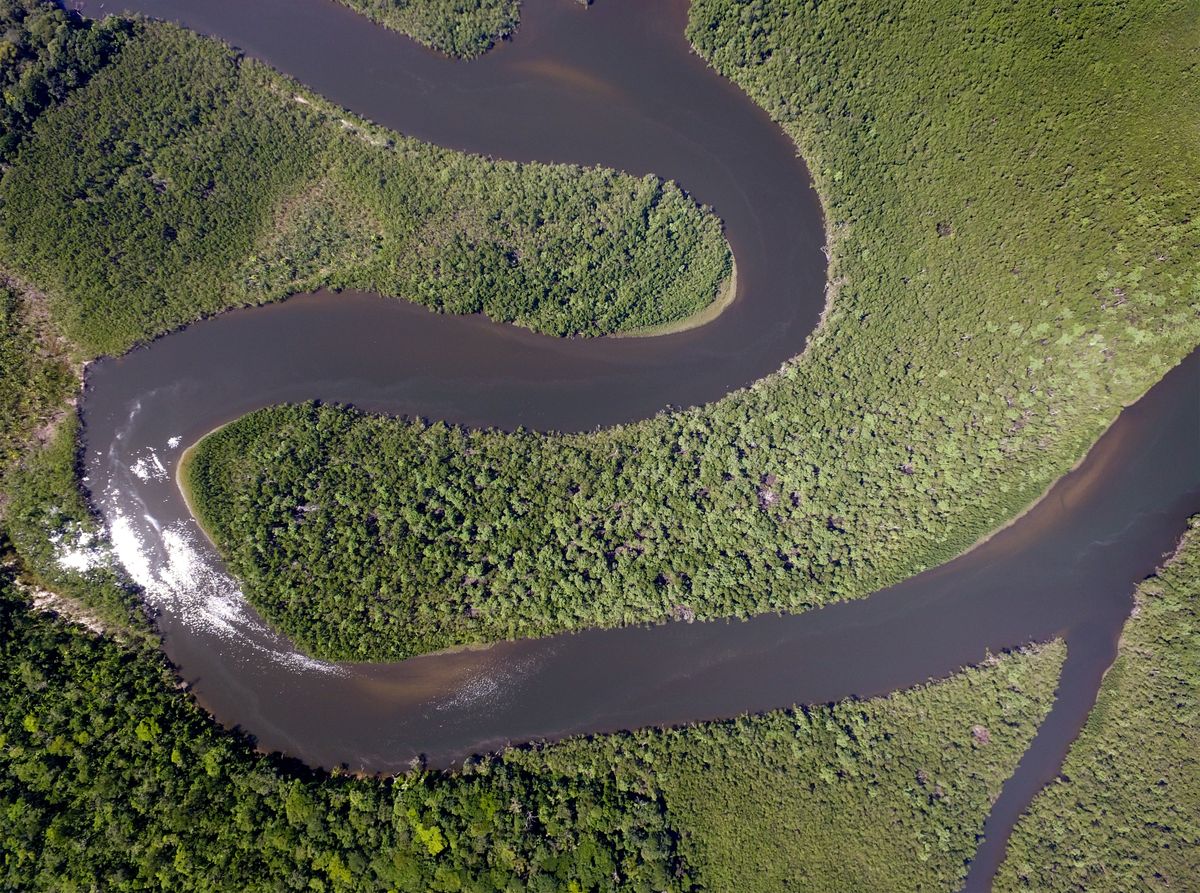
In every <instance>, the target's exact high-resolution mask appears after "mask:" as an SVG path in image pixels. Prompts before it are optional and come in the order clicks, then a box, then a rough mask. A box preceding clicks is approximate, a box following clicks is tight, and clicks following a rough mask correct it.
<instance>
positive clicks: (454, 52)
mask: <svg viewBox="0 0 1200 893" xmlns="http://www.w3.org/2000/svg"><path fill="white" fill-rule="evenodd" d="M341 2H342V3H344V4H346V5H347V6H349V7H350V8H351V9H354V10H356V11H358V12H361V13H362V14H363V15H365V16H368V17H370V18H371V19H372V20H374V21H376V22H378V23H379V24H381V25H383V26H384V27H387V28H391V29H392V30H394V31H399V32H401V33H402V34H407V35H408V36H409V37H411V38H413V39H414V40H417V41H420V42H421V43H423V44H425V46H427V47H429V48H430V49H434V50H437V51H438V52H441V53H445V54H446V55H448V56H455V57H457V58H460V59H472V58H474V57H476V56H479V55H481V54H483V53H486V52H487V51H488V50H490V49H491V48H492V47H493V46H495V45H496V42H497V41H499V40H503V39H504V38H506V37H509V36H511V35H512V33H513V32H514V31H516V29H517V23H518V21H519V20H520V3H519V0H341ZM583 2H585V3H586V2H589V0H583Z"/></svg>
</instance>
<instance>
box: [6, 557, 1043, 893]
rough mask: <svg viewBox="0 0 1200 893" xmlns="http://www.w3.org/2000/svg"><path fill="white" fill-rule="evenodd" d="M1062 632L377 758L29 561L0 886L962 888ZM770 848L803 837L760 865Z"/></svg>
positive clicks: (14, 650) (10, 600)
mask: <svg viewBox="0 0 1200 893" xmlns="http://www.w3.org/2000/svg"><path fill="white" fill-rule="evenodd" d="M1062 654H1063V649H1062V647H1061V646H1059V645H1054V646H1049V647H1046V648H1043V649H1040V650H1037V651H1034V652H1027V653H1024V654H1017V655H1010V656H1006V657H1003V658H1001V659H999V660H997V661H995V662H992V663H989V664H988V665H987V666H985V667H983V668H980V669H977V670H969V671H966V672H964V673H961V674H959V675H958V676H955V677H953V678H952V679H950V680H948V681H946V682H942V683H938V684H935V685H931V686H929V687H927V688H924V689H919V690H915V691H911V692H903V693H900V694H897V695H893V696H892V697H890V698H887V699H884V700H879V701H867V702H862V703H845V704H840V705H837V706H835V707H832V708H817V709H812V710H809V711H806V712H803V713H791V712H780V713H774V714H770V715H768V716H766V717H763V718H760V719H742V720H738V721H736V722H729V723H713V724H705V725H701V726H696V727H693V728H689V729H686V730H683V731H678V732H665V733H656V732H643V733H639V734H637V735H631V736H617V737H606V738H599V739H595V740H573V741H568V742H565V743H563V744H559V745H552V746H550V747H547V748H545V749H541V750H534V751H522V750H514V751H508V752H506V753H504V754H502V755H501V756H498V757H494V758H488V759H485V760H482V761H479V762H473V763H472V764H470V765H469V766H468V767H467V769H466V770H465V771H464V772H462V773H455V774H449V775H446V774H427V773H421V772H413V773H407V774H404V775H401V776H400V777H398V778H396V779H393V780H388V781H377V780H371V779H355V778H351V777H346V776H340V777H339V776H334V777H328V776H325V775H322V774H319V773H315V774H309V773H304V772H297V771H296V769H295V767H294V766H289V765H287V764H285V763H284V762H282V761H280V760H277V759H275V758H270V757H264V756H259V755H256V754H254V753H252V752H251V751H250V749H249V748H248V746H247V745H246V743H245V742H243V741H242V740H240V739H238V738H237V737H235V736H234V735H231V734H229V733H227V732H223V731H221V730H219V729H217V728H216V727H215V726H214V725H213V724H212V723H211V722H210V721H209V720H208V719H207V718H205V717H204V716H203V715H202V714H201V712H200V711H199V710H198V709H197V708H196V707H195V706H194V704H193V703H192V701H191V700H190V699H189V698H188V697H187V696H186V695H185V694H183V693H181V692H180V691H178V690H177V689H175V688H174V686H173V680H172V678H171V676H170V674H169V672H168V671H167V670H166V668H165V667H164V666H163V663H162V660H161V657H159V656H158V655H157V653H156V652H155V651H153V650H150V649H148V648H143V649H140V650H138V649H134V650H131V649H127V648H126V647H123V646H120V645H117V644H115V643H113V642H111V641H108V640H105V639H99V638H96V637H93V636H90V635H88V634H86V633H83V632H81V631H79V630H78V629H76V628H73V627H67V626H64V625H62V624H60V623H56V622H53V621H50V620H48V619H46V618H45V617H39V616H38V615H35V614H31V613H29V612H28V611H27V610H26V608H25V607H24V606H23V605H22V603H21V600H20V599H19V598H18V597H16V595H15V594H14V593H13V592H12V591H11V590H10V589H9V586H8V582H7V581H6V580H4V581H0V702H2V703H3V704H4V709H3V711H0V815H2V816H3V818H4V821H2V822H0V854H2V858H0V886H5V887H14V888H20V889H28V890H54V891H56V893H57V891H63V890H88V889H120V888H128V889H161V890H171V891H182V890H214V889H220V890H239V891H242V890H250V891H254V890H299V889H307V890H317V891H348V890H387V889H391V890H400V891H414V893H415V891H422V893H425V891H475V893H483V891H493V890H495V891H501V890H503V891H507V893H517V891H530V893H532V891H545V893H550V891H566V890H575V891H584V890H587V891H606V890H617V889H620V890H632V891H636V890H646V891H651V890H653V891H682V890H691V891H700V890H709V891H725V890H730V889H738V890H747V891H750V890H758V889H762V890H777V889H779V882H780V881H781V880H782V879H784V878H788V879H791V880H793V881H796V882H798V881H800V880H802V879H803V880H804V883H805V888H806V889H812V890H840V891H844V890H846V889H849V888H848V887H847V886H846V883H845V881H846V879H852V880H853V881H854V882H855V883H858V882H859V881H861V882H862V883H863V884H865V886H861V887H858V888H857V889H864V890H865V889H912V890H917V889H921V890H947V891H949V890H952V889H954V886H955V882H956V880H957V879H958V878H959V877H961V874H962V860H963V859H964V858H966V857H967V856H968V855H969V854H970V852H971V845H972V842H973V840H974V835H975V833H977V832H978V830H979V828H980V827H981V826H982V822H983V818H984V815H985V813H986V809H987V804H988V800H989V798H990V797H991V796H993V795H994V794H995V792H996V791H997V790H998V789H999V786H1000V784H1001V783H1002V781H1003V779H1004V778H1005V777H1006V776H1007V775H1008V774H1009V773H1010V772H1011V770H1012V768H1013V766H1014V765H1015V763H1016V760H1017V758H1018V756H1019V754H1020V753H1021V751H1022V750H1023V748H1024V747H1025V746H1026V744H1027V743H1028V741H1029V740H1030V739H1031V738H1032V735H1033V732H1034V730H1035V727H1036V724H1037V723H1038V722H1039V721H1040V719H1041V717H1042V716H1043V715H1044V713H1045V712H1046V710H1047V709H1048V707H1049V703H1050V700H1051V692H1052V689H1053V687H1054V680H1055V678H1056V677H1057V673H1058V669H1059V666H1060V664H1061V661H1062ZM974 725H979V726H981V727H984V728H987V729H988V733H989V741H988V743H986V744H985V743H981V742H980V741H978V740H976V737H977V733H975V732H974V731H973V726H974ZM683 829H687V830H686V831H684V830H683ZM851 851H853V852H854V857H853V859H852V860H851V863H850V864H848V865H847V864H843V863H842V860H843V858H845V857H846V854H848V853H850V852H851ZM763 854H769V855H770V856H771V858H772V859H773V860H774V859H776V858H777V859H778V861H775V862H774V863H773V865H772V866H771V867H769V868H767V869H766V870H760V869H762V864H761V863H760V862H759V861H758V860H759V856H761V855H763ZM747 860H751V861H749V862H748V861H747ZM731 878H732V879H735V880H736V881H737V883H735V884H734V885H733V886H731V885H730V879H731Z"/></svg>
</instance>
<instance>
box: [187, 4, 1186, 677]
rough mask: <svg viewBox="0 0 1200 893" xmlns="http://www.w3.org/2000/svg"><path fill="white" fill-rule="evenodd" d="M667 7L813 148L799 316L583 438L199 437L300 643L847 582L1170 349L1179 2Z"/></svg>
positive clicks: (800, 595)
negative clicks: (814, 226) (773, 340)
mask: <svg viewBox="0 0 1200 893" xmlns="http://www.w3.org/2000/svg"><path fill="white" fill-rule="evenodd" d="M691 16H692V18H691V25H690V36H691V39H692V40H693V41H694V43H695V44H696V45H697V47H698V48H699V49H700V50H701V51H702V52H703V53H704V54H705V55H706V56H707V57H708V58H709V59H710V60H711V61H712V62H713V64H714V65H716V66H717V68H718V69H719V70H721V71H723V72H725V73H727V74H728V75H729V76H730V77H732V78H733V79H734V80H736V81H737V82H739V83H740V84H742V85H743V86H744V87H745V88H746V89H747V90H748V91H749V92H750V94H751V95H752V96H753V97H754V98H755V99H756V100H757V101H759V102H761V103H762V104H763V105H764V106H765V107H766V108H767V109H768V110H769V111H770V112H771V113H772V114H773V115H774V116H775V117H776V118H777V119H778V120H779V121H780V122H781V123H782V124H783V125H784V126H785V127H787V129H788V131H789V133H791V134H792V135H793V136H794V137H795V138H796V140H797V142H798V144H799V145H800V147H801V148H802V149H803V150H804V154H805V156H806V157H807V158H809V159H810V161H811V163H812V167H813V170H814V174H815V176H816V177H817V181H818V185H819V187H820V189H821V191H822V195H823V196H824V199H825V203H826V209H827V217H828V220H829V221H830V233H831V239H832V245H831V247H832V266H831V276H832V282H831V297H832V305H831V312H830V314H829V316H828V319H827V322H826V324H825V326H824V327H823V328H822V329H821V330H820V331H819V332H818V334H817V335H816V337H815V338H814V339H813V343H812V345H811V346H810V347H809V349H808V351H807V353H806V354H805V355H804V356H802V357H801V358H799V359H798V360H796V361H795V362H793V363H790V364H788V365H787V366H786V367H785V368H784V369H783V370H781V372H780V373H778V374H776V375H773V376H770V377H768V378H767V379H765V380H763V381H761V382H759V383H758V384H757V385H755V386H754V387H753V388H751V389H749V390H747V391H745V392H741V393H738V394H733V395H730V396H729V397H728V398H726V399H724V400H722V401H720V402H719V403H716V404H713V405H711V406H709V407H705V408H703V409H701V410H696V411H690V412H684V413H679V414H673V415H670V416H666V417H661V418H657V419H653V420H650V421H647V422H645V423H641V424H637V425H631V426H628V427H625V428H619V429H614V430H610V431H605V432H601V433H598V434H594V435H587V436H580V437H545V436H534V435H529V434H515V435H506V434H499V433H494V432H483V433H480V432H475V433H461V432H458V431H452V430H448V429H446V428H444V427H442V426H434V427H433V428H429V429H426V428H425V427H424V426H423V425H416V424H410V423H408V422H404V421H391V422H389V421H382V420H379V419H369V418H363V417H358V416H355V415H354V414H352V413H343V414H342V417H341V418H336V417H335V416H336V415H337V412H336V411H334V410H328V409H323V410H320V411H314V410H312V409H308V408H300V409H292V410H283V411H277V412H272V413H263V414H260V415H258V416H256V417H254V418H252V419H250V420H247V421H245V422H241V423H238V424H236V425H235V426H234V427H233V428H232V429H229V430H228V431H226V432H223V433H222V434H220V435H218V436H217V437H216V438H214V439H213V440H212V441H209V442H208V443H207V444H206V445H204V446H203V448H202V449H201V451H200V456H199V458H198V467H203V468H204V473H205V478H204V481H203V488H204V489H203V492H201V493H199V494H198V495H199V503H200V508H201V510H202V512H203V513H204V515H205V518H206V520H207V522H208V523H209V526H210V527H211V528H212V530H213V532H214V533H215V534H216V536H217V538H218V540H219V541H220V542H221V543H222V545H223V547H224V548H225V550H226V552H227V553H228V554H229V556H230V558H231V559H232V564H233V567H234V568H235V569H236V571H237V572H238V573H239V574H241V575H243V576H244V577H245V578H246V579H247V580H248V583H249V586H248V592H249V594H250V595H251V597H252V598H253V599H254V600H255V602H256V603H257V604H260V605H262V606H263V607H264V608H265V610H266V611H267V613H268V614H269V615H270V616H272V617H273V618H274V619H275V620H276V621H277V622H278V623H280V624H281V625H282V626H283V627H284V628H285V629H286V630H287V631H288V632H289V633H290V634H292V635H293V636H295V637H296V638H297V639H299V640H300V641H302V642H304V643H306V644H307V645H308V647H310V648H313V649H315V650H317V651H319V652H321V653H324V654H331V655H339V656H349V657H366V656H368V655H370V656H376V657H389V658H390V657H397V656H401V655H405V654H410V653H412V652H414V651H418V650H424V649H427V648H430V647H435V646H440V645H445V644H450V643H451V642H457V641H477V640H482V639H492V638H497V637H501V636H511V635H538V634H545V633H549V632H553V631H556V630H561V629H566V628H575V627H580V626H586V625H614V624H621V623H628V622H636V621H645V620H656V619H662V618H666V617H668V616H670V615H671V613H672V611H673V610H674V609H675V607H676V606H679V605H686V606H688V607H690V608H691V609H692V610H693V611H694V612H695V613H696V615H697V616H698V617H715V616H722V615H731V614H748V613H753V612H760V611H769V610H781V609H782V610H801V609H804V608H808V607H812V606H815V605H820V604H823V603H826V602H828V601H830V600H833V599H838V598H848V597H856V596H861V595H864V594H867V593H869V592H872V591H874V590H876V589H878V588H880V587H881V586H883V585H886V584H888V583H891V582H894V581H896V580H899V579H901V578H903V577H906V576H908V575H911V574H913V573H915V572H917V571H920V570H922V569H924V568H925V567H928V566H932V565H934V564H937V563H940V562H942V561H944V560H946V559H948V558H949V557H951V556H952V555H954V554H956V553H958V552H959V551H961V550H963V549H964V548H966V547H968V546H969V545H971V544H972V543H973V542H974V541H975V540H977V539H978V538H979V537H980V536H981V535H983V534H985V533H986V532H987V531H989V530H990V529H993V528H994V527H995V526H997V525H998V524H1000V523H1002V522H1003V521H1005V520H1007V519H1008V518H1010V517H1012V516H1013V515H1014V514H1016V513H1017V512H1018V511H1019V510H1020V509H1021V508H1023V507H1024V506H1025V505H1027V504H1028V503H1029V502H1030V501H1031V500H1032V499H1034V498H1035V497H1036V496H1037V495H1039V494H1040V493H1041V492H1043V491H1044V490H1045V488H1046V487H1047V486H1048V485H1049V484H1050V483H1051V482H1052V481H1053V480H1054V479H1055V478H1056V477H1058V476H1059V475H1061V474H1062V473H1063V472H1065V471H1066V470H1067V469H1068V468H1069V467H1070V466H1071V465H1072V464H1073V463H1074V462H1075V461H1076V460H1077V459H1078V458H1079V456H1080V455H1081V453H1082V452H1083V451H1084V450H1085V449H1086V447H1087V446H1088V445H1089V444H1090V443H1091V442H1092V441H1093V440H1094V439H1095V438H1096V437H1097V436H1098V435H1099V433H1100V432H1101V431H1102V429H1103V428H1104V426H1105V425H1106V424H1108V422H1110V421H1111V420H1112V418H1113V417H1114V416H1115V415H1116V413H1117V411H1118V410H1119V408H1120V407H1121V406H1122V405H1123V404H1124V403H1126V402H1129V401H1131V400H1133V399H1135V398H1136V397H1138V396H1139V395H1140V394H1141V393H1142V392H1143V391H1144V390H1145V389H1146V388H1148V387H1149V386H1150V385H1151V384H1153V383H1154V381H1156V380H1157V379H1158V377H1159V376H1160V375H1161V374H1162V373H1163V372H1164V371H1165V370H1166V369H1167V368H1168V367H1170V366H1171V365H1172V364H1174V363H1175V362H1177V361H1178V360H1179V359H1180V358H1181V357H1182V356H1184V355H1185V354H1186V353H1187V352H1188V351H1189V350H1191V349H1192V348H1193V347H1194V346H1195V345H1196V343H1197V341H1200V274H1198V273H1197V270H1200V218H1197V217H1196V215H1195V209H1196V208H1197V207H1198V206H1200V181H1198V180H1197V178H1196V177H1195V172H1196V171H1197V170H1200V141H1197V140H1196V139H1195V136H1194V135H1195V132H1196V127H1197V126H1198V125H1200V113H1198V112H1197V108H1198V107H1197V105H1196V104H1195V103H1194V102H1192V101H1191V99H1190V98H1191V97H1193V96H1196V95H1200V81H1198V78H1200V69H1197V67H1196V66H1195V64H1194V59H1195V53H1196V51H1197V47H1198V45H1200V27H1197V26H1196V9H1195V6H1194V4H1188V3H1184V2H1174V3H1159V2H1137V3H1125V2H1117V0H1111V2H1102V3H1091V2H1083V0H1080V2H1074V3H1060V4H1057V5H1056V6H1055V8H1054V9H1053V10H1050V9H1047V8H1043V7H1042V6H1038V5H1031V4H1012V3H1010V2H1008V0H995V2H989V3H987V4H984V5H983V6H980V5H979V4H973V5H969V6H965V5H962V4H956V3H950V2H944V3H938V4H934V5H932V6H931V5H930V4H929V3H928V2H920V3H918V2H911V3H894V4H891V6H890V7H889V9H888V10H886V11H881V10H880V9H879V8H878V4H875V3H869V2H865V0H864V2H854V0H841V2H825V3H820V4H816V5H814V4H808V3H800V2H787V0H775V2H770V3H764V2H752V3H751V2H747V3H740V2H733V0H697V2H696V3H695V4H694V5H693V6H692V12H691ZM1114 133H1119V134H1120V138H1119V139H1114V138H1113V134H1114ZM305 503H314V504H317V505H319V506H320V507H321V511H320V512H316V513H312V514H307V513H306V514H305V516H304V518H303V520H301V518H299V517H298V516H297V513H296V508H297V507H298V506H299V505H303V504H305ZM293 562H298V564H297V565H296V567H299V568H303V570H297V569H296V567H294V566H293Z"/></svg>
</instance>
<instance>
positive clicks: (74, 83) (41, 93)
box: [0, 0, 130, 163]
mask: <svg viewBox="0 0 1200 893" xmlns="http://www.w3.org/2000/svg"><path fill="white" fill-rule="evenodd" d="M0 28H2V29H3V33H2V34H0V163H2V162H4V161H5V160H6V159H7V158H8V156H9V155H11V154H12V152H13V151H14V150H15V149H16V147H17V145H18V144H19V143H20V142H21V140H22V139H23V138H24V137H25V136H26V134H27V133H28V132H29V129H30V127H31V126H32V125H33V121H34V119H35V118H37V116H38V115H39V114H41V113H42V112H43V111H44V110H45V109H46V108H48V107H49V106H51V105H53V104H55V103H57V102H60V101H62V99H63V98H64V97H65V96H66V95H67V94H68V93H69V92H70V91H71V90H74V89H76V88H78V87H80V86H81V85H83V84H84V83H85V82H86V81H87V80H88V78H89V77H91V76H92V75H93V74H94V73H95V72H96V71H98V70H99V69H100V68H102V67H103V66H104V65H105V64H107V62H108V61H109V59H110V58H111V56H112V55H113V54H114V53H115V52H116V51H117V49H118V48H119V47H120V46H121V45H122V44H123V43H124V41H125V38H126V37H127V36H128V34H129V31H130V26H129V23H128V22H126V21H122V20H120V19H107V20H105V21H103V22H101V23H99V24H94V23H90V22H86V21H84V20H82V19H80V18H78V17H74V16H71V15H68V14H67V13H66V12H65V11H64V10H63V9H62V7H61V6H60V5H59V4H58V3H56V2H53V0H0Z"/></svg>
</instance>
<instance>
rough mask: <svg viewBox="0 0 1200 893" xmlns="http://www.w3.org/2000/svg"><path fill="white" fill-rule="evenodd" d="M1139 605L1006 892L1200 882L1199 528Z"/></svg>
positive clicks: (1015, 843) (1025, 822) (1033, 810)
mask: <svg viewBox="0 0 1200 893" xmlns="http://www.w3.org/2000/svg"><path fill="white" fill-rule="evenodd" d="M1135 603H1136V607H1135V609H1134V614H1133V616H1132V617H1131V618H1130V619H1129V621H1128V623H1126V625H1125V632H1124V634H1123V635H1122V636H1121V647H1120V652H1119V654H1118V656H1117V660H1116V662H1115V663H1114V664H1113V666H1112V668H1111V669H1110V670H1109V671H1108V673H1107V675H1106V676H1105V677H1104V684H1103V685H1102V686H1101V688H1100V695H1099V697H1098V698H1097V700H1096V707H1095V709H1094V710H1093V711H1092V714H1091V716H1090V717H1088V721H1087V725H1086V726H1084V728H1083V731H1082V732H1081V733H1080V735H1079V739H1078V740H1077V741H1076V742H1075V743H1074V744H1073V745H1072V747H1071V751H1070V753H1068V754H1067V759H1066V762H1065V763H1064V764H1063V767H1062V772H1061V773H1060V776H1059V778H1058V780H1057V781H1055V782H1054V783H1053V784H1052V785H1050V787H1048V788H1047V789H1046V790H1045V791H1043V792H1042V793H1041V794H1040V795H1038V797H1037V798H1036V799H1035V800H1034V801H1033V803H1032V805H1031V806H1030V807H1029V811H1028V812H1027V813H1026V814H1025V816H1024V817H1023V818H1022V819H1021V820H1020V822H1018V823H1017V827H1016V829H1015V830H1014V831H1013V836H1012V839H1011V840H1010V841H1009V845H1008V859H1007V860H1006V861H1005V863H1004V864H1003V866H1001V869H1000V872H999V874H998V875H997V878H996V883H995V887H996V890H997V891H1011V890H1036V891H1039V893H1058V891H1063V893H1067V891H1071V893H1075V891H1079V893H1083V891H1087V893H1109V891H1111V893H1124V891H1129V890H1151V889H1164V890H1165V889H1170V890H1191V889H1194V888H1195V885H1196V884H1197V882H1198V881H1200V701H1198V693H1200V518H1193V519H1192V522H1191V529H1190V530H1189V531H1188V533H1187V535H1186V537H1185V538H1184V541H1183V543H1182V544H1181V545H1180V547H1179V551H1178V552H1177V553H1176V555H1175V557H1174V558H1173V559H1172V560H1171V561H1170V562H1168V563H1167V564H1166V566H1164V567H1163V568H1162V570H1160V571H1159V572H1158V574H1157V576H1155V577H1151V578H1150V579H1149V580H1147V581H1146V582H1145V583H1143V584H1142V585H1141V586H1140V587H1139V588H1138V591H1137V597H1136V602H1135Z"/></svg>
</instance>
